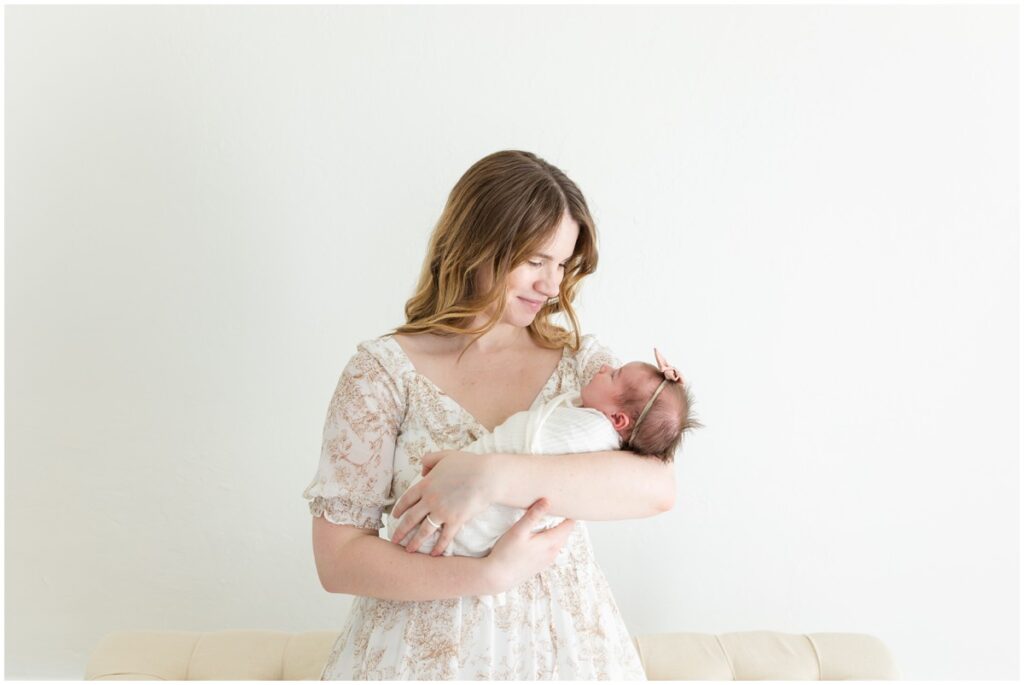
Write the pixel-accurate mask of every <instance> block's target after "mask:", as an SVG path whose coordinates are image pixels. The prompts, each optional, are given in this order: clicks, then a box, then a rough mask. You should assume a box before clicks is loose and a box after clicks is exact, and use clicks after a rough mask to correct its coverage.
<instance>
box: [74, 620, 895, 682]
mask: <svg viewBox="0 0 1024 685" xmlns="http://www.w3.org/2000/svg"><path fill="white" fill-rule="evenodd" d="M337 636H338V633H337V631H313V632H306V633H284V632H278V631H270V630H226V631H221V632H213V633H195V632H184V631H129V632H119V633H111V634H109V635H107V636H105V637H104V638H103V639H102V640H100V642H99V644H98V645H96V648H95V649H94V650H93V653H92V655H91V657H90V659H89V663H88V665H87V666H86V669H85V679H86V680H317V679H319V678H320V672H321V670H322V669H323V665H324V663H325V662H326V660H327V654H328V652H329V651H330V649H331V646H332V645H333V644H334V640H335V639H336V638H337ZM634 641H635V642H636V644H637V648H638V649H639V651H640V658H641V661H642V662H643V665H644V669H645V670H646V672H647V677H648V678H649V679H650V680H898V679H899V678H900V672H899V669H898V668H897V667H896V665H895V663H894V661H893V658H892V655H891V654H890V653H889V650H888V649H887V648H886V646H885V645H884V644H883V643H882V642H881V641H880V640H879V639H878V638H875V637H872V636H870V635H862V634H857V633H812V634H808V635H793V634H789V633H776V632H768V631H750V632H742V633H723V634H721V635H705V634H702V633H658V634H654V635H641V636H639V637H635V638H634Z"/></svg>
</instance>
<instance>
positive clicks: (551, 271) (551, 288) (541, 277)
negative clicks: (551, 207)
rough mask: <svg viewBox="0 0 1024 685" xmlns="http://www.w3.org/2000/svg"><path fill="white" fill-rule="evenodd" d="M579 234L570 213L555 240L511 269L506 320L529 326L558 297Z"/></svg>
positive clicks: (554, 237)
mask: <svg viewBox="0 0 1024 685" xmlns="http://www.w3.org/2000/svg"><path fill="white" fill-rule="evenodd" d="M579 233H580V227H579V225H578V224H577V223H576V222H575V221H574V220H573V218H572V217H571V216H569V212H566V213H565V214H563V215H562V222H561V223H560V224H559V225H558V228H557V229H556V230H555V233H554V235H552V236H551V240H549V241H548V242H547V243H546V244H545V245H543V246H542V247H541V248H540V249H539V250H538V251H537V253H536V254H533V255H529V256H527V258H526V261H525V262H523V263H522V264H520V265H519V266H517V267H516V268H514V269H512V271H510V272H509V274H508V279H507V280H506V281H505V289H506V291H507V293H508V294H507V299H506V302H505V315H504V316H503V317H502V320H501V321H502V323H507V324H511V325H513V326H521V327H526V326H529V325H530V324H531V323H533V319H534V317H536V316H537V312H539V311H540V308H541V307H542V306H543V305H544V304H545V303H546V302H547V301H548V300H550V299H551V298H553V297H558V286H559V284H561V282H562V276H563V275H564V274H565V262H567V261H568V260H569V258H570V257H572V253H573V249H574V248H575V247H576V237H577V236H578V235H579Z"/></svg>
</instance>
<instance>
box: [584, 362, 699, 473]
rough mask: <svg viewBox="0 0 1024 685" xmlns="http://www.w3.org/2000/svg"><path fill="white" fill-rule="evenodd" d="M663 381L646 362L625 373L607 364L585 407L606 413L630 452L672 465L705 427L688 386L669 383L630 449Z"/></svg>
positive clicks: (591, 384)
mask: <svg viewBox="0 0 1024 685" xmlns="http://www.w3.org/2000/svg"><path fill="white" fill-rule="evenodd" d="M663 380H665V376H664V375H662V373H661V371H659V370H658V367H656V366H654V365H652V364H647V363H645V362H630V363H628V364H623V365H622V366H620V367H619V368H613V367H611V366H608V365H607V364H606V365H605V366H602V367H601V369H600V370H599V371H598V372H597V373H596V374H595V375H594V377H593V378H592V379H591V380H590V382H589V383H587V384H586V385H585V386H583V389H582V390H581V391H580V398H581V400H582V402H583V406H584V407H589V408H591V409H596V410H598V411H600V412H601V413H603V414H604V415H605V416H606V417H607V418H608V420H609V421H611V423H612V426H614V427H615V430H616V431H617V432H618V433H619V436H620V437H621V438H622V441H623V443H624V447H625V448H626V449H629V450H632V451H633V452H636V453H638V454H647V455H651V456H655V457H658V458H659V459H661V460H662V461H672V458H673V456H674V454H675V451H676V447H678V446H679V442H680V441H681V440H682V437H683V433H685V432H686V431H688V430H691V429H693V428H699V427H700V423H698V422H697V421H696V420H695V419H693V418H691V417H690V404H691V402H692V398H691V397H690V391H689V389H688V388H687V387H686V386H685V385H684V384H683V383H682V382H679V383H676V382H674V381H671V380H669V381H667V382H666V383H665V386H664V387H663V388H662V389H661V392H660V393H659V394H658V397H657V399H655V400H654V404H653V405H651V408H650V409H649V410H648V412H647V414H646V415H645V416H644V419H643V421H641V423H640V429H639V430H638V431H637V433H636V435H634V436H633V440H632V441H631V442H629V444H625V443H626V442H627V441H628V440H629V436H630V434H631V433H632V432H633V429H634V427H635V426H636V422H637V420H638V419H639V418H640V414H641V412H643V409H644V407H645V406H647V402H648V401H650V399H651V396H652V395H654V393H655V391H656V390H657V389H658V386H659V385H660V384H661V382H662V381H663Z"/></svg>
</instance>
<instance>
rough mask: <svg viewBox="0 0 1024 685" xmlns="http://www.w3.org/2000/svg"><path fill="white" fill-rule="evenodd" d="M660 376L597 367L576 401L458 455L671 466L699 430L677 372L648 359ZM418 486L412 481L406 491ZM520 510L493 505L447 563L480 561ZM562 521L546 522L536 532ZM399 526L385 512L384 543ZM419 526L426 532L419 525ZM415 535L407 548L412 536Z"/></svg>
mask: <svg viewBox="0 0 1024 685" xmlns="http://www.w3.org/2000/svg"><path fill="white" fill-rule="evenodd" d="M654 354H655V358H656V359H657V360H658V364H659V366H660V367H661V368H660V369H659V368H658V367H656V366H653V365H651V364H647V363H644V362H630V363H628V364H625V365H623V366H621V367H619V368H611V367H609V366H608V365H605V366H602V367H601V369H600V370H599V371H598V372H597V373H596V374H595V375H594V377H593V378H592V379H591V381H590V382H589V383H587V384H586V385H585V386H583V388H582V390H581V391H580V392H579V393H566V394H563V395H559V396H558V397H556V398H554V399H552V400H550V401H549V402H547V403H545V404H543V405H541V406H539V407H537V408H536V409H531V410H529V411H522V412H519V413H517V414H513V415H512V416H510V417H509V418H508V419H507V420H506V421H505V422H504V423H502V424H501V425H500V426H498V427H497V428H495V429H494V430H493V431H492V432H490V433H487V434H485V435H484V436H482V437H481V438H480V439H478V440H476V441H474V442H472V443H470V444H469V445H468V446H466V447H464V448H462V451H464V452H471V453H473V454H491V453H494V452H506V453H513V454H568V453H580V452H603V451H606V450H617V449H620V448H622V447H625V449H629V450H631V451H633V452H636V453H637V454H641V455H651V456H653V457H656V458H658V459H661V460H663V461H672V459H673V456H674V454H675V450H676V447H677V446H678V445H679V442H680V440H681V439H682V435H683V433H684V432H685V431H687V430H690V429H692V428H695V427H698V426H699V425H700V424H699V423H697V422H696V421H694V420H692V419H691V418H690V401H691V400H690V394H689V391H688V390H687V389H686V387H685V386H684V385H683V378H682V376H681V375H679V372H678V371H677V370H676V369H674V368H672V367H671V366H669V365H668V364H667V363H666V362H665V360H664V359H663V358H662V357H661V355H660V354H658V351H657V350H655V351H654ZM420 480H422V476H417V477H416V478H415V479H414V480H413V482H412V483H410V487H411V486H412V485H414V484H416V483H417V482H419V481H420ZM525 513H526V510H525V509H519V508H515V507H507V506H504V505H501V504H493V505H491V506H490V507H489V508H487V509H486V510H484V511H483V512H481V513H480V514H477V515H476V516H474V517H473V518H471V519H470V520H469V521H467V522H466V524H465V525H464V526H463V527H462V528H461V529H460V530H459V531H458V533H456V535H455V537H454V538H453V539H452V541H451V543H450V544H449V545H448V548H447V549H446V550H444V555H445V556H452V555H456V556H466V557H482V556H486V555H487V553H488V552H490V550H491V548H492V547H494V544H495V543H496V542H497V541H498V538H500V537H501V536H502V535H503V534H504V533H505V532H506V531H507V530H508V529H509V528H511V527H512V525H513V524H515V522H516V521H518V520H519V519H520V518H521V517H522V516H523V514H525ZM563 520H564V518H563V517H560V516H547V517H545V518H544V519H543V521H542V522H541V524H540V525H539V526H538V527H537V528H536V529H535V532H536V531H540V530H544V529H546V528H550V527H552V526H556V525H558V524H559V523H561V522H562V521H563ZM398 524H399V520H398V519H396V518H394V517H393V516H392V515H391V512H390V511H389V512H388V516H387V523H386V535H387V539H389V540H390V539H391V538H392V537H393V536H394V533H395V530H396V529H397V528H398ZM421 525H426V524H425V523H424V524H421ZM416 530H417V529H416V528H413V530H412V531H410V532H409V534H408V535H406V536H405V539H403V540H402V543H401V544H403V545H405V544H407V543H408V542H409V540H410V539H411V538H412V536H413V535H414V534H415V532H416ZM439 537H440V529H439V530H437V531H434V533H433V534H432V535H430V537H428V538H427V539H425V540H424V541H423V543H422V545H421V546H420V548H419V550H417V551H419V552H421V553H424V554H428V553H430V551H431V550H433V549H434V545H435V544H436V543H437V540H438V538H439Z"/></svg>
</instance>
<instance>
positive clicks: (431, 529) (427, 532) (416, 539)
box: [405, 518, 444, 552]
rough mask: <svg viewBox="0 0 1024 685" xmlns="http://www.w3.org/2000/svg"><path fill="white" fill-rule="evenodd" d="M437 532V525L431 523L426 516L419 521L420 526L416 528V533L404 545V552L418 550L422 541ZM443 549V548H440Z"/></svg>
mask: <svg viewBox="0 0 1024 685" xmlns="http://www.w3.org/2000/svg"><path fill="white" fill-rule="evenodd" d="M436 532H437V526H434V525H431V524H430V522H429V521H427V520H426V518H424V519H423V522H422V523H420V527H419V528H418V529H417V530H416V534H415V535H413V536H412V539H411V540H409V544H408V545H406V546H405V551H406V552H418V551H419V549H420V547H421V546H422V545H423V543H424V542H425V541H426V540H427V539H428V538H429V537H430V536H431V535H433V534H434V533H436ZM441 549H442V551H444V548H443V547H442V548H441Z"/></svg>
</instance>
